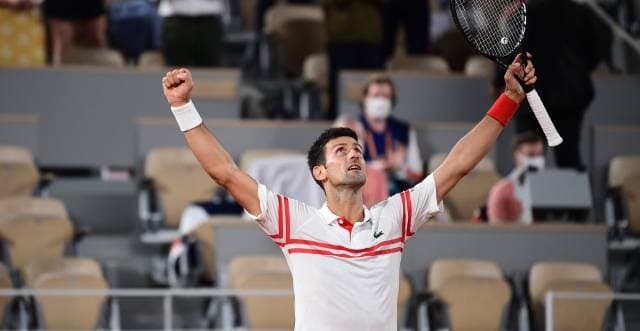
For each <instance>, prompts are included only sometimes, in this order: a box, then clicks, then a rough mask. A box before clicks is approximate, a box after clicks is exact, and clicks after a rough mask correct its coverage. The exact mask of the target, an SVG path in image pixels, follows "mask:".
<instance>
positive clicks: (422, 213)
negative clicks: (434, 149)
mask: <svg viewBox="0 0 640 331" xmlns="http://www.w3.org/2000/svg"><path fill="white" fill-rule="evenodd" d="M378 207H381V208H382V209H384V210H385V213H386V214H387V215H393V221H394V222H395V224H396V227H397V228H398V229H400V231H399V232H400V233H401V237H402V241H405V240H406V239H408V238H410V237H411V236H412V235H413V234H414V233H415V232H416V231H417V230H418V229H419V228H420V227H421V226H422V225H423V224H424V223H426V222H427V221H428V220H429V219H430V218H431V217H433V216H435V215H436V214H438V213H439V212H441V211H443V210H444V207H443V206H442V202H441V203H440V204H439V203H438V196H437V194H436V184H435V180H434V179H433V174H431V175H429V176H428V177H427V178H425V179H424V180H422V181H421V182H420V183H418V184H416V186H414V187H413V188H411V189H409V190H406V191H404V192H401V193H399V194H395V195H393V196H392V197H390V198H389V199H387V200H385V201H384V202H381V203H380V204H379V205H377V206H376V207H373V209H374V210H377V208H378Z"/></svg>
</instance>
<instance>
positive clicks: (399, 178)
mask: <svg viewBox="0 0 640 331" xmlns="http://www.w3.org/2000/svg"><path fill="white" fill-rule="evenodd" d="M396 102H397V97H396V91H395V86H394V84H393V81H392V80H391V79H390V78H389V77H387V76H382V75H375V76H372V77H371V78H370V79H369V80H368V81H367V83H366V84H365V86H364V87H363V90H362V101H361V107H362V112H361V114H360V124H361V125H362V130H361V132H362V137H361V139H360V140H361V142H362V145H363V147H364V159H365V161H366V162H367V167H368V168H373V169H380V170H383V171H384V173H385V174H386V176H387V184H388V188H389V194H391V195H393V194H395V193H398V192H401V191H403V190H406V189H408V188H410V187H411V186H412V185H413V184H415V183H416V182H418V181H419V180H421V179H422V177H423V173H424V172H423V162H422V158H421V156H420V149H419V148H418V144H417V138H416V134H415V131H414V130H413V129H412V128H411V127H410V126H409V124H408V123H406V122H404V121H402V120H399V119H397V118H395V117H394V116H393V115H392V114H391V112H392V109H393V106H394V105H395V104H396ZM363 189H364V190H366V188H363Z"/></svg>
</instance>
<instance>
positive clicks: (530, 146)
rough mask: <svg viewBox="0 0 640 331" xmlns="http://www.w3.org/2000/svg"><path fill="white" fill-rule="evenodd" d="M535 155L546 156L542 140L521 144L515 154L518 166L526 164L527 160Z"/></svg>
mask: <svg viewBox="0 0 640 331" xmlns="http://www.w3.org/2000/svg"><path fill="white" fill-rule="evenodd" d="M535 157H544V145H543V144H542V142H534V143H524V144H521V145H520V146H518V148H517V149H516V151H515V153H514V155H513V158H514V161H515V163H516V165H517V166H520V165H522V164H524V162H525V160H527V159H532V158H535Z"/></svg>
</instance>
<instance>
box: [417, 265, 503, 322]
mask: <svg viewBox="0 0 640 331" xmlns="http://www.w3.org/2000/svg"><path fill="white" fill-rule="evenodd" d="M427 288H428V289H429V292H428V293H426V294H423V295H421V296H419V299H418V300H419V306H418V321H421V319H423V318H424V316H421V315H427V316H428V317H427V318H426V320H427V321H428V323H429V327H432V328H436V329H437V328H442V327H445V328H446V327H448V328H449V329H452V330H463V331H464V330H469V331H470V330H498V329H500V328H499V327H501V326H504V325H505V324H506V323H509V322H510V321H512V320H513V319H514V318H515V317H514V316H515V313H514V310H513V305H512V303H513V302H512V297H513V295H512V290H511V287H510V285H509V283H508V282H507V281H506V280H505V279H504V278H503V275H502V271H501V270H500V267H499V266H498V265H497V264H496V263H495V262H493V261H485V260H476V259H440V260H436V261H434V262H433V263H432V265H431V267H430V268H429V273H428V284H427ZM422 305H424V306H425V307H427V308H426V310H422V309H420V307H421V306H422ZM478 307H482V309H478ZM423 321H424V319H423ZM417 324H418V329H421V327H420V325H421V324H422V323H421V322H418V323H417Z"/></svg>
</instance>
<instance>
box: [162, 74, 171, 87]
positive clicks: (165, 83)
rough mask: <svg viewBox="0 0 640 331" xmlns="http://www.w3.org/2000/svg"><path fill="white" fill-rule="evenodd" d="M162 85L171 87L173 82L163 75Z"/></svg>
mask: <svg viewBox="0 0 640 331" xmlns="http://www.w3.org/2000/svg"><path fill="white" fill-rule="evenodd" d="M162 86H164V87H166V88H170V87H171V84H169V80H168V79H167V77H166V76H165V77H162Z"/></svg>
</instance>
